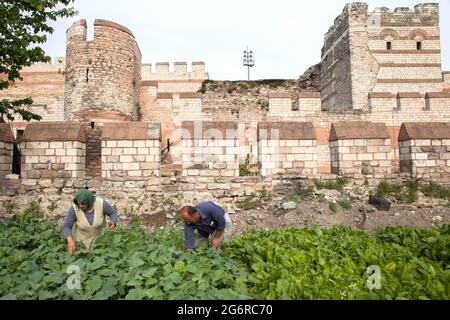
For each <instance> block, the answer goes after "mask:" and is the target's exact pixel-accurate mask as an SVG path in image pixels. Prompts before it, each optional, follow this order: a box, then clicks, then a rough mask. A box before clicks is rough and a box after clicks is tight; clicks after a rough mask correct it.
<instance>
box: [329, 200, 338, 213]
mask: <svg viewBox="0 0 450 320" xmlns="http://www.w3.org/2000/svg"><path fill="white" fill-rule="evenodd" d="M328 209H330V211H331V212H333V213H336V211H337V204H336V203H334V202H331V203H330V204H329V205H328Z"/></svg>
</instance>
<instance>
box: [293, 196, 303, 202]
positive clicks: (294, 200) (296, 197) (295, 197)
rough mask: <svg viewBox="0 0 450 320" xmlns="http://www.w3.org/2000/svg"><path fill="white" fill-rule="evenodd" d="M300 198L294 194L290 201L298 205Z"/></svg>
mask: <svg viewBox="0 0 450 320" xmlns="http://www.w3.org/2000/svg"><path fill="white" fill-rule="evenodd" d="M300 199H301V198H300V196H299V195H298V194H294V196H293V197H292V201H293V202H295V203H299V202H300Z"/></svg>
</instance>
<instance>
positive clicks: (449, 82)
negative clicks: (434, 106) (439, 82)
mask: <svg viewBox="0 0 450 320" xmlns="http://www.w3.org/2000/svg"><path fill="white" fill-rule="evenodd" d="M442 76H443V77H444V89H443V91H444V92H446V93H450V72H448V71H446V72H443V73H442Z"/></svg>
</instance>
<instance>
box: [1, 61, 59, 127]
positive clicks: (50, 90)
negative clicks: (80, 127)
mask: <svg viewBox="0 0 450 320" xmlns="http://www.w3.org/2000/svg"><path fill="white" fill-rule="evenodd" d="M64 69H65V59H64V58H55V59H54V61H53V62H51V63H35V64H33V65H31V66H30V67H25V68H23V69H22V71H21V72H20V75H21V76H22V77H23V80H22V81H21V80H16V82H14V83H11V84H10V86H9V88H8V89H6V90H1V91H0V99H9V100H16V99H25V98H32V99H33V104H32V105H31V106H29V107H26V108H25V109H26V110H28V111H31V112H33V113H36V114H38V115H40V116H41V117H42V119H43V121H64V74H63V73H64ZM3 77H4V76H3ZM25 126H26V123H25V122H22V118H21V117H20V115H17V117H16V119H15V122H14V123H13V125H12V127H13V129H14V130H15V129H24V127H25Z"/></svg>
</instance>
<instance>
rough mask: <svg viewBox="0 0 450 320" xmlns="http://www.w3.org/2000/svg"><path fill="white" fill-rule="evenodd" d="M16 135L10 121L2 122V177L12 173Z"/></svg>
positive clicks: (0, 167)
mask: <svg viewBox="0 0 450 320" xmlns="http://www.w3.org/2000/svg"><path fill="white" fill-rule="evenodd" d="M13 147H14V136H13V134H12V132H11V127H10V125H9V124H8V123H0V178H3V177H5V176H6V175H8V174H11V173H12V163H13Z"/></svg>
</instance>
